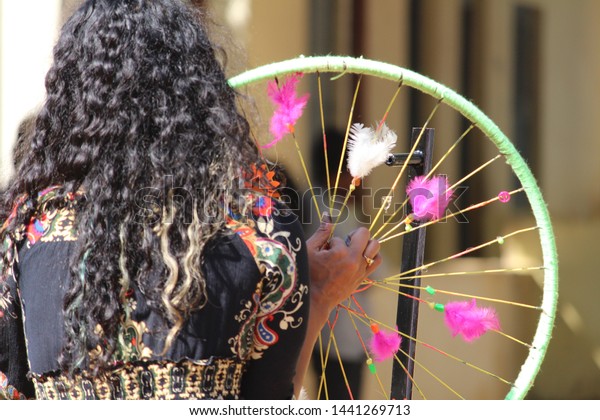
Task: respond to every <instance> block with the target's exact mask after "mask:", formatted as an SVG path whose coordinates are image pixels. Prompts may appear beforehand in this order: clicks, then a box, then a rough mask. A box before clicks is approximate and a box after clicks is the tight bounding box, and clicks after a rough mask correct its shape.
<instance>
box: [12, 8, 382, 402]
mask: <svg viewBox="0 0 600 420" xmlns="http://www.w3.org/2000/svg"><path fill="white" fill-rule="evenodd" d="M201 19H202V17H201V16H200V15H199V13H198V12H197V11H194V10H193V9H192V8H190V7H189V6H188V5H186V3H185V2H184V1H173V0H87V1H85V2H84V4H83V5H82V6H81V7H80V8H79V9H78V10H77V11H76V12H75V13H74V15H73V16H72V17H71V18H70V19H69V21H68V22H67V23H66V24H65V26H64V28H63V30H62V32H61V36H60V38H59V41H58V43H57V45H56V47H55V50H54V63H53V65H52V67H51V69H50V71H49V72H48V75H47V78H46V88H47V99H46V103H45V104H44V106H43V108H42V110H41V111H40V113H39V115H38V117H37V120H36V125H35V129H34V131H33V134H32V137H31V145H30V152H29V153H28V154H27V156H26V157H25V158H24V160H23V161H22V163H21V165H20V166H19V168H18V170H17V176H16V178H15V179H14V181H13V182H12V184H11V185H10V187H9V190H8V192H7V193H6V194H5V197H4V204H3V208H2V211H3V215H2V219H3V220H6V222H5V223H4V225H3V227H2V230H1V232H0V240H2V243H3V244H4V245H3V248H2V272H1V273H2V278H1V280H0V310H2V317H1V320H0V330H1V331H2V335H3V337H2V338H3V341H2V342H3V343H4V344H3V346H4V347H5V348H2V349H0V350H1V352H0V371H2V372H4V373H2V374H1V375H3V376H0V379H4V381H1V380H0V387H1V389H2V391H1V392H4V394H5V397H6V396H8V397H20V396H25V397H33V396H34V393H35V396H36V397H37V398H49V399H58V398H76V399H83V398H89V399H96V398H148V399H150V398H166V399H171V398H291V397H293V396H297V395H298V393H299V392H300V388H301V384H302V380H303V376H304V372H305V371H306V367H307V365H308V360H309V356H310V352H311V348H312V346H313V344H314V342H315V340H316V338H317V335H318V332H319V330H320V328H321V327H322V326H323V324H324V323H325V321H326V319H327V315H328V313H329V312H330V311H331V309H332V308H333V307H334V306H335V305H336V304H337V303H339V302H340V301H341V300H342V299H344V298H346V297H347V296H348V295H349V294H350V293H351V292H352V291H353V290H354V289H355V287H356V285H357V284H358V283H359V282H360V281H361V280H362V279H363V278H364V277H365V276H366V275H367V274H368V273H370V272H371V271H372V270H374V269H375V268H376V267H377V265H378V264H379V262H380V257H379V254H378V252H379V244H378V243H377V242H376V241H371V240H369V233H368V231H366V230H365V229H362V230H359V231H356V232H355V233H354V234H353V236H352V239H351V242H350V243H349V245H346V243H345V242H344V241H342V240H340V239H339V238H333V239H332V240H331V241H328V240H327V239H328V237H329V233H330V231H331V224H329V223H327V221H326V220H324V222H323V223H322V226H321V228H320V229H319V231H318V232H317V233H316V234H315V235H314V236H313V237H311V238H310V239H309V240H308V241H307V242H304V240H303V238H302V230H301V227H300V225H299V223H298V221H297V220H296V219H295V217H294V216H293V215H292V214H291V213H290V212H289V211H287V209H285V208H284V207H283V206H282V205H281V204H279V203H278V201H277V200H276V199H275V198H274V197H276V191H272V190H270V189H269V188H268V187H263V186H264V185H268V180H266V179H265V180H262V179H261V175H260V174H261V173H262V171H261V170H260V168H263V165H264V163H263V162H262V161H261V159H260V157H259V153H258V152H257V148H256V146H255V145H254V143H253V142H252V140H251V138H250V135H249V128H248V124H247V122H246V120H245V119H244V118H243V117H242V116H241V115H240V113H239V112H238V110H237V108H236V96H235V93H234V92H233V91H232V89H230V87H229V86H228V85H227V82H226V79H225V76H224V73H223V70H222V68H221V66H220V64H219V62H218V60H217V58H216V54H215V51H214V47H213V46H212V44H211V43H210V41H209V39H208V36H207V33H206V30H205V28H204V26H203V25H202V21H201ZM257 168H258V169H257ZM256 174H257V175H256ZM256 176H258V182H256V181H257V179H256ZM249 180H251V182H249ZM263 181H264V182H263ZM255 185H260V186H261V188H260V189H259V191H255V190H256V188H254V186H255ZM363 257H364V258H363ZM371 258H372V259H374V260H375V263H374V264H369V263H368V261H370V259H371ZM309 308H310V314H309ZM2 382H4V386H2Z"/></svg>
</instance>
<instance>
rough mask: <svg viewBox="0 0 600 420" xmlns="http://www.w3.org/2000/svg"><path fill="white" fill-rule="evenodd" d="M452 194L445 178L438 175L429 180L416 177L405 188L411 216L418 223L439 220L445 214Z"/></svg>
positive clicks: (423, 177)
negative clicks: (410, 207)
mask: <svg viewBox="0 0 600 420" xmlns="http://www.w3.org/2000/svg"><path fill="white" fill-rule="evenodd" d="M452 193H453V191H452V190H449V189H448V180H447V179H446V177H445V176H439V175H438V176H434V177H432V178H431V179H426V177H425V176H417V177H415V178H414V179H413V180H412V181H410V182H409V183H408V186H407V187H406V194H407V195H408V196H409V199H410V205H411V206H412V209H413V215H414V217H415V220H419V221H423V220H425V221H428V220H437V219H440V218H441V217H442V216H443V215H444V213H445V212H446V208H447V207H448V203H449V202H450V199H451V198H452Z"/></svg>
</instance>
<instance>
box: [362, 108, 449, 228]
mask: <svg viewBox="0 0 600 420" xmlns="http://www.w3.org/2000/svg"><path fill="white" fill-rule="evenodd" d="M442 100H443V98H440V99H439V100H438V101H437V103H436V104H435V107H434V108H433V110H432V111H431V113H430V114H429V116H428V117H427V120H426V121H425V124H423V127H421V131H420V132H419V135H418V136H417V139H416V140H415V144H413V147H412V148H411V149H410V152H409V153H408V159H406V161H405V162H404V164H403V165H402V167H401V168H400V172H399V173H398V175H397V176H396V179H395V180H394V183H393V184H392V186H391V188H390V193H391V192H392V191H394V190H395V189H396V187H397V186H398V183H399V182H400V179H401V178H402V175H403V174H404V172H405V171H406V168H407V167H408V162H409V161H410V159H411V158H412V156H413V155H414V153H415V150H417V147H418V146H419V143H420V142H421V138H422V137H423V133H425V129H426V128H427V126H428V125H429V123H430V122H431V119H432V118H433V116H434V115H435V112H436V111H437V110H438V108H439V106H440V104H441V103H442ZM388 195H389V194H388ZM383 209H384V206H381V207H380V208H379V211H378V212H377V214H376V215H375V219H373V221H372V222H371V225H370V226H369V231H371V230H373V227H375V223H377V220H379V218H380V217H381V213H382V212H383Z"/></svg>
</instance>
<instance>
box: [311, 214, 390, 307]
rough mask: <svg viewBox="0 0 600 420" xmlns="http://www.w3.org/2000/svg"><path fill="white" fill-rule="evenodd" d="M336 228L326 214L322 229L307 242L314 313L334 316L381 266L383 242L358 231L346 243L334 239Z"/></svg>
mask: <svg viewBox="0 0 600 420" xmlns="http://www.w3.org/2000/svg"><path fill="white" fill-rule="evenodd" d="M332 229H333V224H332V223H331V220H330V219H329V215H328V214H327V213H324V214H323V218H322V220H321V225H320V226H319V229H318V230H317V231H316V232H315V233H314V234H313V235H312V236H311V237H310V238H309V239H308V240H307V241H306V247H307V251H308V261H309V267H310V294H311V312H313V311H314V312H317V313H320V312H325V313H326V315H328V314H329V312H331V311H332V310H333V309H334V308H335V306H336V305H337V304H338V303H340V302H342V301H343V300H345V299H346V298H348V297H349V296H350V295H351V294H352V292H354V291H355V290H356V288H357V287H358V286H359V285H360V283H361V282H362V281H363V280H364V279H365V278H366V277H367V276H368V275H369V274H371V273H372V272H373V271H375V270H376V269H377V267H379V265H380V264H381V261H382V260H381V255H380V254H379V248H380V245H379V242H377V241H376V240H374V239H370V236H371V235H370V232H369V231H368V229H365V228H358V229H357V230H355V231H354V232H352V233H351V234H350V235H349V236H348V238H346V240H342V239H340V238H336V237H334V238H331V240H329V237H330V235H331V231H332Z"/></svg>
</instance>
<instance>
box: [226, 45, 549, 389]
mask: <svg viewBox="0 0 600 420" xmlns="http://www.w3.org/2000/svg"><path fill="white" fill-rule="evenodd" d="M294 72H302V73H316V72H327V73H344V72H346V73H358V74H365V75H370V76H375V77H379V78H382V79H387V80H392V81H396V82H402V83H403V84H404V85H407V86H410V87H413V88H415V89H418V90H420V91H422V92H424V93H426V94H428V95H430V96H432V97H434V98H436V99H439V100H441V101H442V102H444V103H445V104H446V105H448V106H450V107H452V108H454V109H455V110H456V111H458V112H460V113H461V114H462V115H463V116H464V117H465V118H467V119H469V120H470V121H471V122H473V123H474V124H475V125H476V126H477V127H478V128H479V129H480V130H481V131H482V132H483V133H484V134H485V135H486V136H487V137H488V138H489V139H490V140H491V141H492V142H493V143H494V144H495V145H496V147H497V148H498V150H499V151H500V152H501V153H502V154H503V155H504V156H505V158H506V161H507V163H508V164H509V165H510V166H511V167H512V169H513V171H514V173H515V175H516V176H517V178H518V179H519V181H520V182H521V184H522V186H523V188H524V190H525V194H526V196H527V199H528V200H529V203H530V205H531V209H532V212H533V215H534V217H535V220H536V223H537V226H538V228H539V236H540V244H541V247H542V257H543V265H544V285H543V296H542V304H541V309H542V312H541V315H540V319H539V322H538V325H537V329H536V332H535V335H534V338H533V342H532V347H531V348H530V350H529V354H528V356H527V358H526V359H525V362H524V363H523V365H522V366H521V370H520V372H519V375H518V376H517V378H516V380H515V381H514V384H513V385H512V387H511V389H510V391H509V392H508V393H507V394H506V397H505V398H506V399H523V398H524V397H525V395H526V394H527V392H528V391H529V389H530V388H531V386H532V385H533V381H534V379H535V377H536V376H537V374H538V372H539V370H540V366H541V364H542V361H543V360H544V356H545V355H546V351H547V349H548V343H549V342H550V338H551V335H552V328H553V326H554V319H555V316H556V306H557V300H558V255H557V251H556V243H555V237H554V232H553V229H552V225H551V223H550V215H549V213H548V209H547V207H546V203H545V202H544V199H543V197H542V193H541V192H540V189H539V187H538V185H537V182H536V180H535V178H534V176H533V174H532V172H531V170H530V169H529V167H528V166H527V163H526V162H525V161H524V160H523V158H522V157H521V155H520V154H519V152H518V151H517V149H515V147H514V145H513V144H512V143H511V141H510V140H509V139H508V137H506V135H504V133H502V131H501V130H500V129H499V128H498V126H497V125H496V124H495V123H494V122H493V121H492V120H491V119H490V118H488V117H487V116H486V115H485V114H484V113H483V112H482V111H481V110H480V109H479V108H478V107H477V106H475V105H474V104H473V103H471V102H470V101H468V100H467V99H465V98H464V97H462V96H461V95H459V94H458V93H456V92H454V91H453V90H452V89H450V88H448V87H446V86H444V85H442V84H440V83H438V82H436V81H434V80H432V79H430V78H428V77H425V76H423V75H421V74H419V73H415V72H414V71H411V70H408V69H405V68H402V67H398V66H395V65H392V64H388V63H383V62H379V61H373V60H368V59H364V58H353V57H337V56H324V57H299V58H295V59H291V60H286V61H281V62H278V63H273V64H267V65H264V66H261V67H257V68H255V69H252V70H248V71H246V72H244V73H242V74H240V75H238V76H235V77H232V78H231V79H229V84H230V85H231V86H232V87H233V88H240V87H243V86H246V85H249V84H252V83H256V82H260V81H263V80H268V79H272V78H274V77H276V76H282V75H285V74H289V73H294Z"/></svg>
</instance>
